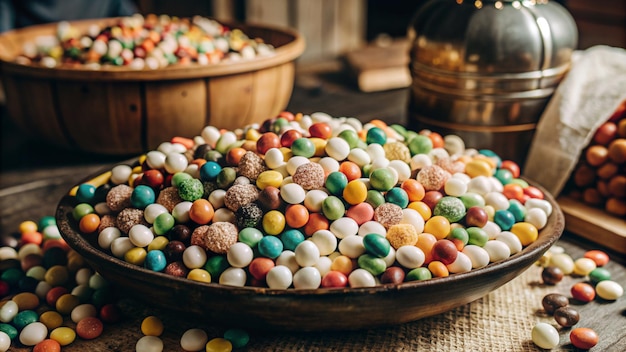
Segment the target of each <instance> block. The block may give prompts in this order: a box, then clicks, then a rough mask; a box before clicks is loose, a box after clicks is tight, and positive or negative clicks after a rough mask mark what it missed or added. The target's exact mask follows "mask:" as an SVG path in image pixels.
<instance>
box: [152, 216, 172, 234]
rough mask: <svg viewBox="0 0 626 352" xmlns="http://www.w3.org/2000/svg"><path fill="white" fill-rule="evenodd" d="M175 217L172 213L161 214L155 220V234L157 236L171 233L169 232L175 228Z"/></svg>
mask: <svg viewBox="0 0 626 352" xmlns="http://www.w3.org/2000/svg"><path fill="white" fill-rule="evenodd" d="M174 223H175V220H174V217H173V216H172V214H170V213H163V214H159V216H157V217H156V219H154V223H153V224H152V225H153V228H154V233H156V234H157V235H165V234H166V233H168V232H169V230H171V229H172V227H174Z"/></svg>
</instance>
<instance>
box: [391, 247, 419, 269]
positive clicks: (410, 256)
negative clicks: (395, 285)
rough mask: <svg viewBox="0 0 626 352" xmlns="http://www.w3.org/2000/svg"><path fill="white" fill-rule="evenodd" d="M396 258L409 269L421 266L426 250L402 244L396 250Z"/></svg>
mask: <svg viewBox="0 0 626 352" xmlns="http://www.w3.org/2000/svg"><path fill="white" fill-rule="evenodd" d="M396 260H397V261H398V263H399V264H400V265H402V266H403V267H405V268H407V269H415V268H419V267H420V266H422V264H424V261H425V260H426V257H425V255H424V252H423V251H422V250H421V249H419V248H417V247H415V246H401V247H400V248H398V250H397V251H396Z"/></svg>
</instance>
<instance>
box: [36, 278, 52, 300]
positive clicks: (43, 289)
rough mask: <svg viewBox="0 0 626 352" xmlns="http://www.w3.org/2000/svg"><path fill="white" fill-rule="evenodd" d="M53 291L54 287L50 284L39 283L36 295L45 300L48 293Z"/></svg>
mask: <svg viewBox="0 0 626 352" xmlns="http://www.w3.org/2000/svg"><path fill="white" fill-rule="evenodd" d="M51 289H52V285H50V284H49V283H47V282H45V281H39V283H38V284H37V287H36V288H35V294H36V295H37V297H39V298H40V299H44V298H45V297H46V295H47V294H48V291H50V290H51Z"/></svg>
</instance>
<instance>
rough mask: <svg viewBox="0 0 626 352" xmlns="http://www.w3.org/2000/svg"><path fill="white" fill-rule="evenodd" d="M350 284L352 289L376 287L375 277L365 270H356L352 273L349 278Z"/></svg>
mask: <svg viewBox="0 0 626 352" xmlns="http://www.w3.org/2000/svg"><path fill="white" fill-rule="evenodd" d="M348 282H349V283H350V287H352V288H357V287H374V286H376V280H375V279H374V276H373V275H372V274H371V273H370V272H369V271H367V270H365V269H356V270H354V271H353V272H351V273H350V276H348Z"/></svg>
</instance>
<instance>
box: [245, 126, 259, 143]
mask: <svg viewBox="0 0 626 352" xmlns="http://www.w3.org/2000/svg"><path fill="white" fill-rule="evenodd" d="M259 138H261V133H260V132H259V131H258V130H257V129H254V128H249V129H248V130H247V131H246V139H247V140H249V141H253V142H256V141H257V140H259Z"/></svg>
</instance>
